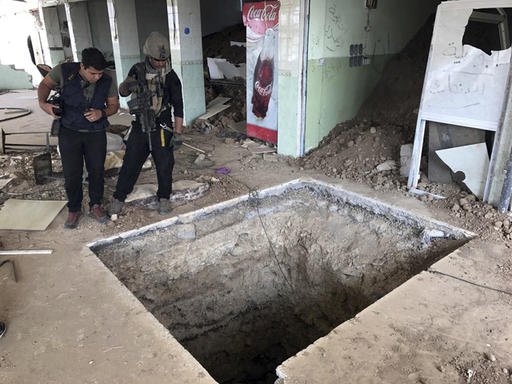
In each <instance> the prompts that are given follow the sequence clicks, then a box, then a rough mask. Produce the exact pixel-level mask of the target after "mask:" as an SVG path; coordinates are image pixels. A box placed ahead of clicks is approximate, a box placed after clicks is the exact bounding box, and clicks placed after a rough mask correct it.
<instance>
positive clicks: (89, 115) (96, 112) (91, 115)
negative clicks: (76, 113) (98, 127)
mask: <svg viewBox="0 0 512 384" xmlns="http://www.w3.org/2000/svg"><path fill="white" fill-rule="evenodd" d="M101 116H102V114H101V110H100V109H92V108H91V109H89V110H88V111H87V112H85V113H84V117H85V118H86V119H87V120H89V121H90V122H91V123H92V122H95V121H98V120H99V119H101Z"/></svg>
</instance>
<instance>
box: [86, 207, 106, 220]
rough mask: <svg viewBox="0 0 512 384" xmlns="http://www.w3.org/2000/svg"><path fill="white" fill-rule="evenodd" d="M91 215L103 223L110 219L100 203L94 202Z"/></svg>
mask: <svg viewBox="0 0 512 384" xmlns="http://www.w3.org/2000/svg"><path fill="white" fill-rule="evenodd" d="M89 216H90V217H92V218H93V219H94V220H96V221H97V222H98V223H101V224H105V223H106V222H107V221H108V216H107V214H106V213H105V211H104V210H103V208H101V206H100V205H99V204H94V205H93V206H92V207H91V210H90V212H89Z"/></svg>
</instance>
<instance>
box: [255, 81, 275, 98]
mask: <svg viewBox="0 0 512 384" xmlns="http://www.w3.org/2000/svg"><path fill="white" fill-rule="evenodd" d="M254 88H255V89H256V92H258V93H259V94H260V95H261V96H263V97H266V96H269V95H270V94H271V93H272V83H270V84H269V85H267V86H266V87H265V88H263V87H262V86H261V84H260V82H259V81H256V82H255V83H254Z"/></svg>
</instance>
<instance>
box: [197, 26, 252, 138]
mask: <svg viewBox="0 0 512 384" xmlns="http://www.w3.org/2000/svg"><path fill="white" fill-rule="evenodd" d="M245 40H246V37H245V27H244V26H243V24H238V25H235V26H232V27H229V28H226V29H224V30H222V31H220V32H218V33H214V34H211V35H208V36H205V37H204V38H203V57H204V58H205V62H204V67H205V91H206V104H207V111H206V114H205V115H203V116H202V117H200V118H199V119H197V120H196V121H195V123H194V126H193V127H194V129H196V130H197V131H199V132H201V133H212V134H219V135H220V136H227V137H235V138H237V139H239V138H243V137H241V136H240V135H244V134H245V120H246V110H247V109H246V85H245V78H244V77H233V78H223V79H213V78H212V76H211V75H210V68H209V66H208V62H207V58H210V59H222V60H226V61H227V63H228V64H229V63H231V64H233V65H239V64H244V63H245V59H246V50H245V47H244V46H240V45H237V44H238V43H240V44H245ZM240 68H242V67H240ZM219 98H221V99H223V100H222V102H221V104H223V105H226V106H227V105H229V107H226V108H222V107H221V108H218V103H215V100H217V99H219ZM227 103H229V104H227ZM214 106H217V108H216V109H215V110H214V109H212V108H211V107H214Z"/></svg>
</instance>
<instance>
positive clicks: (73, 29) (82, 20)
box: [64, 1, 92, 61]
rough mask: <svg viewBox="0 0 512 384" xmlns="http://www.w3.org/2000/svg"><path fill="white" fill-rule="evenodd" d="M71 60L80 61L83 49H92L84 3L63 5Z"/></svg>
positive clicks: (89, 26) (85, 4)
mask: <svg viewBox="0 0 512 384" xmlns="http://www.w3.org/2000/svg"><path fill="white" fill-rule="evenodd" d="M64 6H65V9H66V18H67V20H68V28H69V38H70V39H71V50H72V51H73V60H74V61H80V60H81V59H82V51H83V50H84V48H89V47H92V35H91V25H90V23H89V16H88V12H87V3H86V2H85V1H80V2H73V3H65V4H64Z"/></svg>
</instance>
